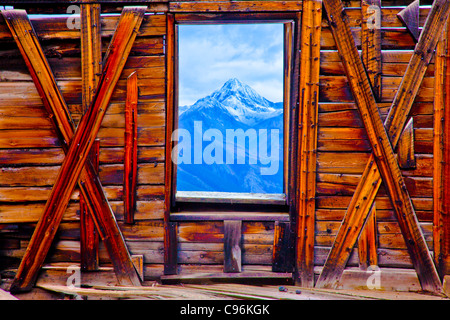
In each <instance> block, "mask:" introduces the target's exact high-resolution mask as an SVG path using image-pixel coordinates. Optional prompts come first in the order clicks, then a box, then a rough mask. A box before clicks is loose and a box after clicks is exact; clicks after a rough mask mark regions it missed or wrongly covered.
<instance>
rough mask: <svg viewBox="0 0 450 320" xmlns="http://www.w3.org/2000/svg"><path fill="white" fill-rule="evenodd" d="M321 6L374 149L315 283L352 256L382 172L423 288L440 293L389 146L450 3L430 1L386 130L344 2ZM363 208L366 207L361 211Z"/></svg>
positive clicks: (331, 279)
mask: <svg viewBox="0 0 450 320" xmlns="http://www.w3.org/2000/svg"><path fill="white" fill-rule="evenodd" d="M325 7H326V9H327V15H328V19H329V21H330V25H331V27H332V30H333V35H334V37H335V41H336V43H337V46H338V50H339V52H340V55H341V58H342V60H343V63H344V66H345V69H346V72H347V76H348V79H349V83H350V86H351V88H352V92H353V94H354V96H355V100H356V103H357V105H358V108H359V110H360V113H361V116H362V119H363V121H364V125H365V127H366V130H367V133H368V136H369V139H370V142H371V144H372V148H373V153H372V155H371V158H370V161H369V162H368V165H367V166H366V169H365V171H364V173H363V176H362V179H361V182H360V184H359V185H358V187H357V190H356V192H355V195H354V197H353V199H352V202H351V203H350V206H349V208H348V210H347V214H346V216H345V217H344V221H343V223H342V225H341V228H340V229H339V232H338V235H337V236H336V240H335V243H334V244H333V248H332V250H331V252H330V254H329V256H328V258H327V261H326V263H325V266H324V269H323V271H322V274H321V275H320V277H319V280H318V283H317V286H318V287H332V286H335V285H336V284H337V282H338V281H339V279H340V277H341V275H342V272H343V269H344V268H345V264H346V262H347V260H348V257H349V255H350V252H349V251H351V249H352V248H353V246H354V244H355V242H356V239H357V237H358V235H359V233H360V231H361V228H362V227H363V225H364V223H365V221H366V219H367V215H368V212H369V210H370V207H371V204H372V203H373V200H374V198H375V195H376V191H377V190H378V188H379V185H380V184H381V179H380V177H383V180H384V182H385V185H386V188H387V189H388V191H389V196H390V198H391V201H392V203H393V207H394V211H395V213H396V216H397V220H398V222H399V225H400V229H401V231H402V234H403V237H404V238H405V242H406V245H407V248H408V251H409V253H410V256H411V259H412V261H413V265H414V267H415V269H416V272H417V274H418V277H419V280H420V282H421V285H422V289H423V290H425V291H432V292H441V291H442V285H441V283H440V280H439V277H438V275H437V272H436V268H435V266H434V264H433V261H432V259H431V255H430V252H429V251H428V247H427V245H426V243H425V240H424V237H423V235H422V232H421V229H420V226H419V224H418V220H417V217H416V215H415V212H414V208H413V206H412V203H411V200H410V197H409V194H408V192H407V188H406V186H405V184H404V181H403V177H402V175H401V172H400V169H399V167H398V163H397V162H396V160H395V157H394V153H393V149H392V145H393V146H395V145H396V144H397V142H398V137H399V135H400V133H401V130H402V128H403V126H404V122H405V121H406V117H407V115H408V113H409V110H410V107H411V105H412V102H413V100H414V97H415V95H416V93H417V91H416V90H418V87H419V86H420V83H421V79H422V78H423V74H424V73H425V70H426V66H427V65H428V63H429V59H431V57H428V56H429V55H432V54H433V50H434V48H435V46H436V43H437V39H438V36H439V35H440V32H441V31H442V24H444V23H445V21H446V19H447V16H448V9H449V8H448V7H449V4H448V3H447V2H446V1H445V0H436V1H435V3H434V4H433V7H432V9H431V11H430V14H429V17H428V19H427V22H426V24H425V27H424V31H425V32H423V33H422V36H421V38H420V40H419V43H421V45H418V46H417V47H416V50H415V54H414V55H413V57H412V58H411V62H410V65H409V66H408V69H407V72H406V74H405V76H404V78H403V81H402V84H401V86H400V90H399V91H398V93H397V96H396V98H395V100H394V102H393V104H392V107H391V110H390V113H389V115H388V118H387V120H386V121H387V123H386V129H385V126H383V123H382V122H381V117H380V114H379V112H378V110H377V107H376V102H375V99H374V96H373V94H372V92H371V90H370V84H369V80H368V77H367V74H366V73H365V71H364V68H363V66H362V63H361V60H360V58H359V54H358V51H357V49H356V46H355V44H354V41H353V37H352V35H351V32H350V27H349V25H348V17H347V16H346V14H345V12H344V9H343V6H342V3H341V2H340V1H339V0H329V1H327V2H325ZM418 49H422V50H423V51H422V50H418ZM418 80H420V81H418ZM406 88H410V90H408V91H406V90H405V89H406ZM388 134H389V135H388ZM389 138H391V139H389ZM390 142H391V143H392V145H391V144H390ZM378 169H379V171H378ZM369 176H370V177H369ZM370 196H371V197H370ZM369 197H370V198H369ZM368 200H369V201H368ZM361 208H363V209H364V210H363V211H362V210H361ZM349 213H351V214H349Z"/></svg>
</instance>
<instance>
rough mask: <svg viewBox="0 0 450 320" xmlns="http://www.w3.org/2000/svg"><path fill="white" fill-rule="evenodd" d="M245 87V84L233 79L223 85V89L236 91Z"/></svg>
mask: <svg viewBox="0 0 450 320" xmlns="http://www.w3.org/2000/svg"><path fill="white" fill-rule="evenodd" d="M243 86H244V84H243V83H242V82H240V81H239V79H236V78H231V79H229V80H228V81H227V82H225V83H224V84H223V86H222V89H225V88H227V89H234V88H239V87H243Z"/></svg>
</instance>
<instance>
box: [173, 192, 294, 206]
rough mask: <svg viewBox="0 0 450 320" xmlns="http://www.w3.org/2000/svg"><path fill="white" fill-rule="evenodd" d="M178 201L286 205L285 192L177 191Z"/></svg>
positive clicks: (176, 198) (176, 199) (176, 197)
mask: <svg viewBox="0 0 450 320" xmlns="http://www.w3.org/2000/svg"><path fill="white" fill-rule="evenodd" d="M175 201H177V202H202V203H228V204H239V203H243V204H275V205H285V204H286V195H285V194H267V193H234V192H197V191H177V193H176V195H175Z"/></svg>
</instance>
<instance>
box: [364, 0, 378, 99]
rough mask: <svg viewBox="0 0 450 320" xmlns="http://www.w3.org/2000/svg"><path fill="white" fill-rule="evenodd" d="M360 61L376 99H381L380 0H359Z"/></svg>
mask: <svg viewBox="0 0 450 320" xmlns="http://www.w3.org/2000/svg"><path fill="white" fill-rule="evenodd" d="M361 13H362V23H361V51H362V54H361V56H362V61H363V64H364V66H365V67H366V71H367V75H368V77H369V81H370V84H371V86H372V91H373V94H374V95H375V99H376V100H377V101H381V71H382V62H381V17H382V16H381V0H361Z"/></svg>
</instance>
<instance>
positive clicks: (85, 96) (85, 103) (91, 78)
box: [80, 4, 102, 271]
mask: <svg viewBox="0 0 450 320" xmlns="http://www.w3.org/2000/svg"><path fill="white" fill-rule="evenodd" d="M80 20H81V29H80V33H81V79H82V110H83V113H85V112H86V111H87V109H88V108H89V106H90V104H91V101H92V99H93V97H94V95H95V91H96V90H97V85H98V81H99V78H100V74H101V71H102V65H101V63H102V48H101V35H100V32H101V29H100V28H101V26H100V5H99V4H82V5H81V11H80ZM99 152H100V142H99V140H97V139H96V141H95V142H94V146H93V147H92V150H91V152H90V157H91V162H92V163H93V164H94V169H95V170H96V171H97V172H98V170H99V169H98V164H99V162H98V159H99ZM88 201H89V200H88ZM88 210H89V206H88V205H86V199H85V198H84V196H83V195H81V197H80V220H81V224H80V246H81V249H80V255H81V257H80V264H81V269H82V270H89V271H92V270H96V269H98V242H99V239H98V238H99V236H98V233H97V230H96V229H95V223H94V220H93V218H92V216H94V215H95V213H92V212H91V213H90V214H88V212H87V211H88Z"/></svg>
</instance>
